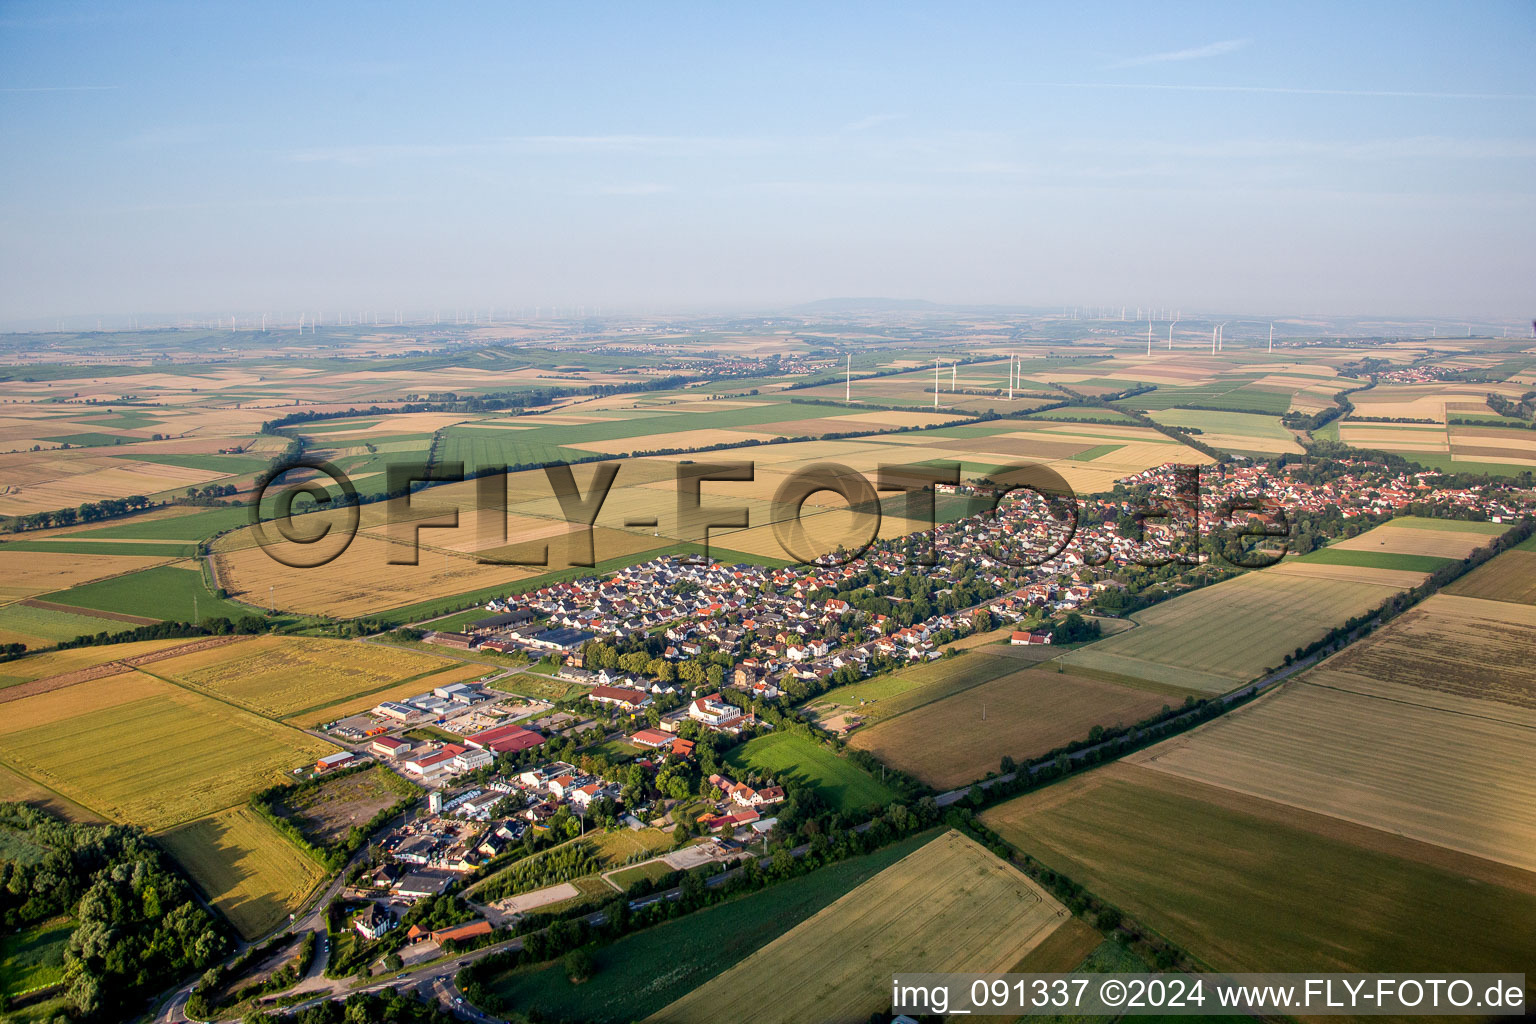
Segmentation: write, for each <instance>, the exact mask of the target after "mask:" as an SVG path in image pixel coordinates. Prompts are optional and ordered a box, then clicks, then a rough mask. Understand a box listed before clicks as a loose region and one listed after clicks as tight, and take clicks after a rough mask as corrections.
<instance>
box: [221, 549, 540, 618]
mask: <svg viewBox="0 0 1536 1024" xmlns="http://www.w3.org/2000/svg"><path fill="white" fill-rule="evenodd" d="M428 536H430V534H429V535H428ZM391 548H392V545H390V544H388V543H387V542H385V541H381V540H375V539H373V538H371V537H365V536H361V535H360V536H358V537H357V538H356V539H354V540H353V541H352V543H351V545H350V546H349V547H348V548H347V550H346V552H345V553H344V554H342V555H341V556H340V557H339V558H337V559H336V560H335V561H333V562H331V563H330V564H328V565H326V566H325V567H324V568H323V569H295V568H290V567H288V566H286V565H283V564H281V563H279V562H277V561H274V560H273V559H272V558H271V557H269V556H268V555H267V553H266V552H264V551H262V550H261V549H260V548H257V547H254V546H252V547H250V548H245V549H243V550H238V551H230V552H227V553H223V552H221V553H220V554H218V555H216V556H215V559H216V562H217V564H218V567H219V578H220V579H221V580H222V581H223V582H224V585H225V586H226V587H227V588H228V589H229V591H230V593H232V594H236V595H238V596H241V597H244V598H246V599H248V600H250V601H253V602H256V603H258V604H261V605H262V606H263V607H265V605H266V602H267V597H268V594H269V593H271V595H272V600H273V601H274V602H275V604H276V606H277V607H279V608H285V609H288V610H290V611H297V612H302V613H307V614H316V615H333V616H342V617H348V616H355V615H366V614H369V613H371V612H380V611H384V610H386V609H389V608H397V607H400V606H403V605H408V604H414V603H416V602H418V601H424V600H428V599H430V598H434V597H448V596H451V595H453V594H462V593H464V592H466V591H471V590H480V589H482V588H485V587H491V586H494V585H496V584H499V583H512V582H514V581H517V580H522V579H528V578H530V577H532V576H535V575H538V570H536V569H525V568H521V567H518V566H508V565H481V564H479V563H477V562H475V561H474V560H472V559H469V558H463V557H457V556H451V555H443V554H434V553H432V552H428V551H423V552H422V553H421V555H420V558H419V563H420V564H418V565H390V564H389V556H390V553H391ZM269 588H275V589H272V590H269Z"/></svg>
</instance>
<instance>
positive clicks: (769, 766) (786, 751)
mask: <svg viewBox="0 0 1536 1024" xmlns="http://www.w3.org/2000/svg"><path fill="white" fill-rule="evenodd" d="M726 761H727V762H728V763H729V764H731V765H732V766H734V767H736V768H757V769H761V770H763V771H766V772H771V773H772V774H773V776H774V777H775V778H776V779H778V780H780V781H794V782H799V783H801V784H802V785H808V786H811V787H813V788H814V789H816V790H817V791H818V792H819V793H820V794H821V795H822V796H823V797H825V798H826V800H827V802H828V803H829V804H831V805H832V806H834V807H836V808H838V809H839V810H843V811H855V810H860V809H862V808H865V807H871V806H877V807H883V806H884V805H886V804H888V803H890V802H891V801H892V800H895V799H896V793H895V791H893V790H891V789H890V788H889V787H887V786H886V785H884V784H883V783H882V782H880V781H879V780H878V779H876V778H874V777H873V776H872V775H870V774H869V773H867V772H866V771H864V769H862V768H860V767H859V766H858V765H856V764H854V763H853V762H852V761H849V760H847V759H846V758H843V757H839V756H838V755H837V753H836V752H835V751H834V750H832V748H830V747H827V746H824V745H822V744H820V743H818V742H816V741H815V740H813V739H810V738H809V737H807V736H804V735H802V734H800V733H796V732H775V733H770V734H769V735H767V736H759V737H758V738H757V739H755V740H751V741H749V742H747V743H745V744H743V745H742V746H739V747H736V748H734V749H733V750H732V751H731V752H730V753H729V754H727V755H726Z"/></svg>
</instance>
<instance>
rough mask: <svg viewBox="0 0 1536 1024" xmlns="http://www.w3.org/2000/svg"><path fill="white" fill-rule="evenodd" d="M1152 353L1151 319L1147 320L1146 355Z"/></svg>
mask: <svg viewBox="0 0 1536 1024" xmlns="http://www.w3.org/2000/svg"><path fill="white" fill-rule="evenodd" d="M1151 354H1152V321H1151V320H1148V321H1147V355H1149V356H1150V355H1151Z"/></svg>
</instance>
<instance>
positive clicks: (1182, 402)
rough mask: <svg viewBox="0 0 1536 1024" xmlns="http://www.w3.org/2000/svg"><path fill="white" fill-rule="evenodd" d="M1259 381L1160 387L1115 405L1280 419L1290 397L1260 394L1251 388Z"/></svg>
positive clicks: (1227, 380) (1226, 380)
mask: <svg viewBox="0 0 1536 1024" xmlns="http://www.w3.org/2000/svg"><path fill="white" fill-rule="evenodd" d="M1257 379H1258V378H1257V377H1247V376H1242V377H1223V378H1221V379H1219V380H1216V381H1213V382H1211V383H1210V384H1198V385H1194V386H1191V387H1174V386H1172V385H1168V384H1160V385H1158V388H1157V390H1156V391H1148V392H1146V393H1145V394H1140V395H1135V396H1133V397H1131V398H1122V399H1121V400H1120V401H1118V402H1116V403H1114V404H1115V405H1117V406H1120V407H1121V408H1125V409H1142V410H1151V409H1177V408H1191V407H1193V408H1197V409H1201V410H1213V409H1214V410H1224V411H1230V412H1259V413H1273V414H1275V415H1279V414H1280V413H1283V412H1285V411H1286V410H1287V409H1289V408H1290V407H1291V395H1290V393H1288V392H1284V391H1260V390H1259V389H1257V388H1252V387H1248V385H1249V384H1251V383H1252V382H1253V381H1254V380H1257Z"/></svg>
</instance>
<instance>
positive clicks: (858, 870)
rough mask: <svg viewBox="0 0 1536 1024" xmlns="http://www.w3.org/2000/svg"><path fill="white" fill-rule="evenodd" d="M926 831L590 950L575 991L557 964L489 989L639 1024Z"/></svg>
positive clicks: (548, 1010) (575, 1014)
mask: <svg viewBox="0 0 1536 1024" xmlns="http://www.w3.org/2000/svg"><path fill="white" fill-rule="evenodd" d="M935 834H936V833H935V832H925V833H922V834H921V835H918V836H913V837H912V838H910V839H906V840H903V841H902V842H899V843H895V844H893V845H891V846H887V847H886V848H885V849H883V850H880V851H878V852H876V853H872V854H868V855H866V856H863V857H854V858H850V859H849V860H845V861H840V862H838V863H836V864H832V865H829V866H828V867H824V868H821V869H820V870H818V871H813V872H811V873H810V874H808V875H802V876H800V877H799V878H793V879H790V880H789V881H787V882H782V883H780V884H778V885H773V886H769V887H768V888H766V889H761V890H759V891H757V892H754V893H750V894H748V895H746V896H742V897H740V898H738V899H734V900H731V901H730V902H727V903H722V904H719V905H717V906H713V907H708V908H706V909H704V910H701V911H699V912H697V913H694V914H689V915H688V916H687V917H686V918H683V919H681V920H677V921H668V922H666V923H664V924H661V925H658V926H656V927H654V928H649V929H647V930H645V931H642V932H636V933H634V934H632V935H626V936H625V937H624V938H622V939H620V940H619V941H617V942H615V943H613V944H612V945H609V946H602V947H599V948H597V949H595V950H593V951H592V956H593V959H594V960H595V961H596V965H597V970H596V973H595V974H594V975H593V977H592V979H591V980H590V981H587V982H586V983H585V984H582V985H572V984H571V983H570V981H568V980H567V979H566V976H565V971H564V970H563V969H562V968H561V967H560V965H559V964H558V963H556V964H549V965H545V966H536V967H527V968H521V969H519V970H516V971H512V972H510V973H508V974H506V975H503V976H502V977H501V978H499V979H497V980H496V981H495V982H494V983H493V985H492V987H493V988H494V990H495V991H496V993H497V994H498V995H500V996H501V997H502V998H503V999H506V1000H507V1001H508V1002H509V1003H511V1004H512V1005H513V1006H515V1007H516V1008H517V1010H518V1012H519V1013H528V1012H529V1011H537V1012H538V1013H540V1014H542V1015H543V1016H544V1017H545V1019H551V1020H581V1021H586V1022H588V1024H627V1022H629V1021H635V1020H642V1019H644V1018H645V1017H647V1016H649V1015H650V1014H652V1013H655V1012H656V1011H658V1010H660V1009H661V1008H662V1007H664V1006H666V1005H667V1004H668V1003H670V1002H672V1001H673V1000H674V999H677V998H678V997H680V996H682V995H685V994H686V993H688V992H690V991H692V990H693V989H695V988H697V987H698V986H700V985H702V984H703V983H704V982H706V981H708V980H709V979H710V978H713V977H714V976H715V975H717V974H719V973H720V972H721V971H724V970H725V969H727V968H728V967H731V966H734V965H735V964H737V963H739V962H740V961H742V960H744V959H746V958H747V957H748V956H750V955H751V954H753V953H755V952H756V951H757V950H759V949H761V948H762V947H763V946H766V945H767V944H768V943H770V942H772V941H773V940H774V939H776V938H778V937H779V936H780V935H782V934H783V933H784V932H787V931H788V930H789V929H791V928H793V927H794V926H795V925H797V924H799V923H800V922H801V921H804V920H806V919H807V918H809V917H811V916H812V915H813V914H815V913H816V912H817V911H819V910H821V909H822V908H824V907H826V906H828V905H829V904H831V903H833V902H834V901H836V900H837V899H838V898H839V897H841V896H843V895H844V894H845V893H847V892H849V891H851V890H852V889H854V888H855V887H857V886H858V885H859V884H860V883H862V882H864V881H865V880H867V879H869V878H873V877H874V876H875V875H877V874H879V873H880V872H881V871H882V870H884V869H885V868H887V867H889V866H890V865H892V864H894V863H896V862H897V861H898V860H900V859H901V858H903V857H905V856H906V855H907V854H909V853H911V852H912V851H913V850H916V849H918V848H919V847H921V846H922V845H923V844H924V843H926V842H928V841H929V840H930V839H932V838H933V837H934V835H935Z"/></svg>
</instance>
